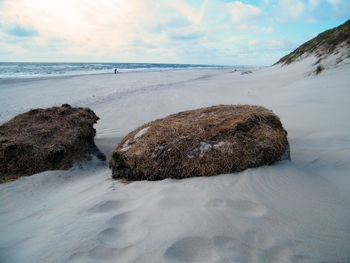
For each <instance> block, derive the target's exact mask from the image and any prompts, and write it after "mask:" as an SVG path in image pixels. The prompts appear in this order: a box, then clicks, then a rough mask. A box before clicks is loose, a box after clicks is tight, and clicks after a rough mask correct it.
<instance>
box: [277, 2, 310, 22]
mask: <svg viewBox="0 0 350 263" xmlns="http://www.w3.org/2000/svg"><path fill="white" fill-rule="evenodd" d="M313 2H315V1H313ZM278 9H279V13H280V14H279V19H280V20H289V19H292V20H297V19H298V18H300V17H301V16H302V14H303V13H304V11H305V4H304V2H303V1H300V0H280V1H279V3H278Z"/></svg>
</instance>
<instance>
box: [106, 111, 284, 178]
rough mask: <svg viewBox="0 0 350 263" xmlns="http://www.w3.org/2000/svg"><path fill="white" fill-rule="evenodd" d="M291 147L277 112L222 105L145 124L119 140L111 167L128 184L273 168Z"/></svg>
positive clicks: (114, 176) (186, 112)
mask: <svg viewBox="0 0 350 263" xmlns="http://www.w3.org/2000/svg"><path fill="white" fill-rule="evenodd" d="M287 146H288V140H287V132H286V131H285V130H284V129H283V127H282V124H281V122H280V119H279V118H278V116H276V115H275V114H274V113H273V112H272V111H270V110H268V109H266V108H263V107H260V106H251V105H219V106H212V107H208V108H201V109H197V110H191V111H185V112H180V113H177V114H173V115H170V116H168V117H165V118H163V119H160V120H155V121H153V122H150V123H147V124H144V125H143V126H141V127H139V128H138V129H136V130H134V131H133V132H131V133H130V134H128V135H127V136H126V137H125V138H124V139H123V140H122V141H121V142H120V144H119V145H118V146H117V148H116V149H115V150H114V152H113V154H112V157H111V160H110V168H111V169H112V176H113V178H123V179H127V180H160V179H165V178H177V179H181V178H187V177H193V176H211V175H217V174H223V173H232V172H238V171H242V170H244V169H247V168H253V167H258V166H261V165H269V164H272V163H274V162H275V161H277V160H280V159H281V156H282V155H283V153H285V152H286V150H287Z"/></svg>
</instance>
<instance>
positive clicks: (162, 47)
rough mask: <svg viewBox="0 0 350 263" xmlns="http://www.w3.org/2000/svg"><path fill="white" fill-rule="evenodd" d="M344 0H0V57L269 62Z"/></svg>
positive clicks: (340, 13)
mask: <svg viewBox="0 0 350 263" xmlns="http://www.w3.org/2000/svg"><path fill="white" fill-rule="evenodd" d="M349 18H350V1H349V0H305V1H302V0H261V1H258V0H251V1H243V0H242V1H229V0H0V61H35V62H42V61H48V62H54V61H58V62H76V61H83V62H84V61H86V62H95V61H96V62H159V63H200V64H220V65H269V64H272V63H274V62H276V60H278V59H279V58H280V57H281V56H283V55H285V54H287V53H289V52H290V51H292V50H294V49H295V48H296V47H298V46H299V45H300V44H302V43H303V42H305V41H307V40H309V39H310V38H312V37H314V36H316V35H317V34H318V33H320V32H322V31H324V30H326V29H329V28H332V27H335V26H338V25H339V24H342V23H344V22H345V21H346V20H347V19H349Z"/></svg>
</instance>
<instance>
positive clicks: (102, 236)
mask: <svg viewBox="0 0 350 263" xmlns="http://www.w3.org/2000/svg"><path fill="white" fill-rule="evenodd" d="M147 235H148V229H147V228H144V227H141V226H139V225H126V226H123V227H121V228H114V227H108V228H106V229H104V230H102V231H101V232H100V233H99V234H98V235H97V240H98V241H100V242H101V243H102V244H103V245H105V246H107V247H112V248H126V247H129V246H131V245H134V244H136V243H139V242H141V241H142V240H144V239H145V238H146V237H147Z"/></svg>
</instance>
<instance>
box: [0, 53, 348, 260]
mask: <svg viewBox="0 0 350 263" xmlns="http://www.w3.org/2000/svg"><path fill="white" fill-rule="evenodd" d="M315 60H316V58H314V57H309V58H307V59H305V60H303V61H301V62H297V63H294V64H291V65H289V66H284V67H281V66H280V65H277V66H273V67H266V68H260V69H253V70H252V73H249V74H242V72H244V71H246V70H236V71H235V70H234V69H229V68H225V69H187V70H170V71H162V72H135V73H123V74H118V75H114V74H100V75H86V76H75V77H58V78H51V79H42V80H40V79H39V80H25V81H21V82H16V81H12V82H7V83H0V114H1V115H0V121H1V123H3V122H5V121H7V120H9V119H10V118H12V117H13V116H15V115H16V114H19V113H21V112H25V111H27V110H29V109H32V108H38V107H49V106H54V105H60V104H62V103H69V104H71V105H73V106H80V107H90V108H91V109H92V110H93V111H94V112H95V113H96V114H97V115H98V116H99V117H100V120H99V122H98V124H97V125H95V127H96V130H97V136H96V143H97V145H98V146H99V147H100V149H101V150H102V151H103V152H104V153H105V154H106V155H107V156H108V157H109V155H110V153H111V152H112V150H113V149H114V147H115V146H116V145H117V144H118V142H119V141H120V140H121V138H122V137H124V136H125V135H126V134H127V133H128V132H130V131H131V130H133V129H134V128H136V127H139V126H140V125H142V124H144V123H145V122H148V121H151V120H154V119H157V118H161V117H164V116H166V115H168V114H171V113H176V112H179V111H183V110H189V109H195V108H199V107H203V106H210V105H218V104H256V105H262V106H264V107H267V108H269V109H271V110H273V112H274V113H276V114H277V115H279V116H280V118H281V121H282V123H283V126H284V127H285V129H286V130H287V131H288V139H289V142H290V146H291V158H292V160H291V161H283V162H279V163H276V164H274V165H272V166H264V167H260V168H255V169H248V170H246V171H243V172H240V173H236V174H228V175H219V176H214V177H203V178H191V179H185V180H170V179H167V180H163V181H155V182H147V181H140V182H133V183H129V184H125V183H123V182H121V181H115V180H112V179H111V171H110V170H109V169H108V165H107V163H103V162H101V161H98V160H96V159H93V160H92V161H91V162H88V163H82V164H79V165H76V166H75V167H74V168H72V169H70V170H68V171H48V172H44V173H40V174H36V175H33V176H31V177H23V178H21V179H19V180H17V181H15V182H11V183H6V184H2V185H0V229H1V234H0V252H1V253H0V255H1V256H0V261H1V262H4V263H5V262H6V263H9V262H28V263H30V262H33V263H34V262H35V263H38V262H84V263H85V262H123V263H124V262H153V263H156V262H201V263H204V262H269V263H271V262H344V263H345V262H349V259H350V250H349V248H350V213H349V211H350V194H349V187H350V179H349V176H348V175H349V171H350V163H349V160H350V140H349V134H350V123H349V122H348V121H347V119H348V116H349V114H350V108H349V106H348V103H349V98H350V90H349V72H350V65H349V64H348V63H343V64H341V65H339V66H338V67H335V68H330V69H328V70H326V71H325V72H324V73H322V74H320V75H318V76H316V75H314V74H311V73H312V70H313V67H312V65H313V63H314V62H315Z"/></svg>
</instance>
